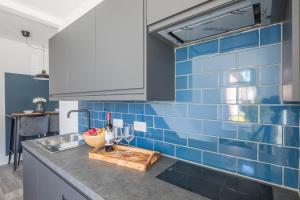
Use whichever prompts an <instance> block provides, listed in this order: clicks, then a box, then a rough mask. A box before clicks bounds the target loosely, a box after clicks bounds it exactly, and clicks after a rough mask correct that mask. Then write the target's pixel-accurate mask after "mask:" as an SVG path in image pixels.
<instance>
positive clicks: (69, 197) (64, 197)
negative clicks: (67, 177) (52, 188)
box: [61, 181, 87, 200]
mask: <svg viewBox="0 0 300 200" xmlns="http://www.w3.org/2000/svg"><path fill="white" fill-rule="evenodd" d="M61 189H62V194H61V200H75V199H76V200H87V199H86V198H85V197H84V196H82V195H81V194H80V193H79V192H77V191H76V190H75V189H73V188H72V187H71V186H70V185H68V184H67V183H65V182H63V181H62V187H61Z"/></svg>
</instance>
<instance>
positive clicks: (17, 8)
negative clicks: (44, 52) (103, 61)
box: [0, 0, 102, 46]
mask: <svg viewBox="0 0 300 200" xmlns="http://www.w3.org/2000/svg"><path fill="white" fill-rule="evenodd" d="M101 1H102V0H0V37H3V38H8V39H11V40H17V41H24V38H23V37H22V36H21V33H20V31H21V30H28V31H30V32H31V37H30V41H31V42H32V43H33V44H36V45H43V46H47V44H48V39H49V38H50V37H52V36H53V35H54V34H55V33H57V32H58V31H59V30H61V29H63V28H64V27H66V26H67V25H68V24H70V23H72V22H73V21H75V20H76V19H77V18H79V17H80V16H82V15H83V14H85V13H86V12H87V11H89V10H90V9H91V8H93V7H95V6H96V5H97V4H99V3H100V2H101Z"/></svg>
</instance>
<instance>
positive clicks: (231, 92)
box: [221, 87, 238, 104]
mask: <svg viewBox="0 0 300 200" xmlns="http://www.w3.org/2000/svg"><path fill="white" fill-rule="evenodd" d="M237 99H238V88H236V87H232V88H223V89H221V103H223V104H237Z"/></svg>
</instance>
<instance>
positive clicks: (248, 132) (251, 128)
mask: <svg viewBox="0 0 300 200" xmlns="http://www.w3.org/2000/svg"><path fill="white" fill-rule="evenodd" d="M238 139H240V140H247V141H253V142H261V143H269V144H277V145H282V126H276V125H259V124H242V125H239V128H238Z"/></svg>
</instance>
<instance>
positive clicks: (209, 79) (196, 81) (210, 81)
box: [189, 73, 219, 89]
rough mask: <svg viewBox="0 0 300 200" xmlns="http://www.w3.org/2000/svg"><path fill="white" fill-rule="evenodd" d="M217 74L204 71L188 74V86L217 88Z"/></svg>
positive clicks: (193, 87)
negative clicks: (202, 72)
mask: <svg viewBox="0 0 300 200" xmlns="http://www.w3.org/2000/svg"><path fill="white" fill-rule="evenodd" d="M218 81H219V76H218V73H204V74H198V75H193V76H189V88H192V89H196V88H217V87H218Z"/></svg>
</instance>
